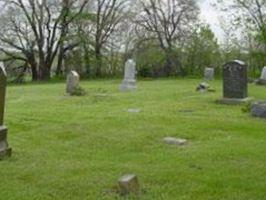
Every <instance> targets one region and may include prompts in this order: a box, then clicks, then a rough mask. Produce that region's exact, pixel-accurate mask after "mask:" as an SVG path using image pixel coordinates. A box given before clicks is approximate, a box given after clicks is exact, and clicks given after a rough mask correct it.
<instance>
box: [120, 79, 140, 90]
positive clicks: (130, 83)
mask: <svg viewBox="0 0 266 200" xmlns="http://www.w3.org/2000/svg"><path fill="white" fill-rule="evenodd" d="M136 89H137V82H136V80H123V82H122V84H121V86H120V90H121V91H126V90H130V91H134V90H136Z"/></svg>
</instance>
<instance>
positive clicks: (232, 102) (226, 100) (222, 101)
mask: <svg viewBox="0 0 266 200" xmlns="http://www.w3.org/2000/svg"><path fill="white" fill-rule="evenodd" d="M252 100H253V98H244V99H233V98H223V99H220V100H218V103H220V104H225V105H238V104H244V103H249V102H251V101H252Z"/></svg>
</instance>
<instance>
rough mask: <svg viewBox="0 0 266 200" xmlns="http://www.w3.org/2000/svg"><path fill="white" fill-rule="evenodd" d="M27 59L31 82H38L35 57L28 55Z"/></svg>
mask: <svg viewBox="0 0 266 200" xmlns="http://www.w3.org/2000/svg"><path fill="white" fill-rule="evenodd" d="M27 58H28V63H29V65H30V68H31V77H32V81H38V70H37V62H36V60H35V57H34V55H28V57H27Z"/></svg>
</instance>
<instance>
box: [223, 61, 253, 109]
mask: <svg viewBox="0 0 266 200" xmlns="http://www.w3.org/2000/svg"><path fill="white" fill-rule="evenodd" d="M247 97H248V78H247V65H246V64H245V63H244V62H243V61H240V60H233V61H230V62H228V63H226V64H224V65H223V99H222V100H221V103H225V104H238V103H242V102H246V101H248V100H249V99H248V98H247Z"/></svg>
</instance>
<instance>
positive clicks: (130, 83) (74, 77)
mask: <svg viewBox="0 0 266 200" xmlns="http://www.w3.org/2000/svg"><path fill="white" fill-rule="evenodd" d="M136 74H137V71H136V63H135V61H134V60H132V59H129V60H127V62H126V64H125V72H124V80H123V81H122V84H121V85H120V90H121V91H134V90H136V89H137V84H136ZM79 79H80V76H79V74H78V73H77V72H76V71H70V73H69V74H68V76H67V84H66V93H67V94H71V93H73V92H74V91H75V89H76V88H79Z"/></svg>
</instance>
